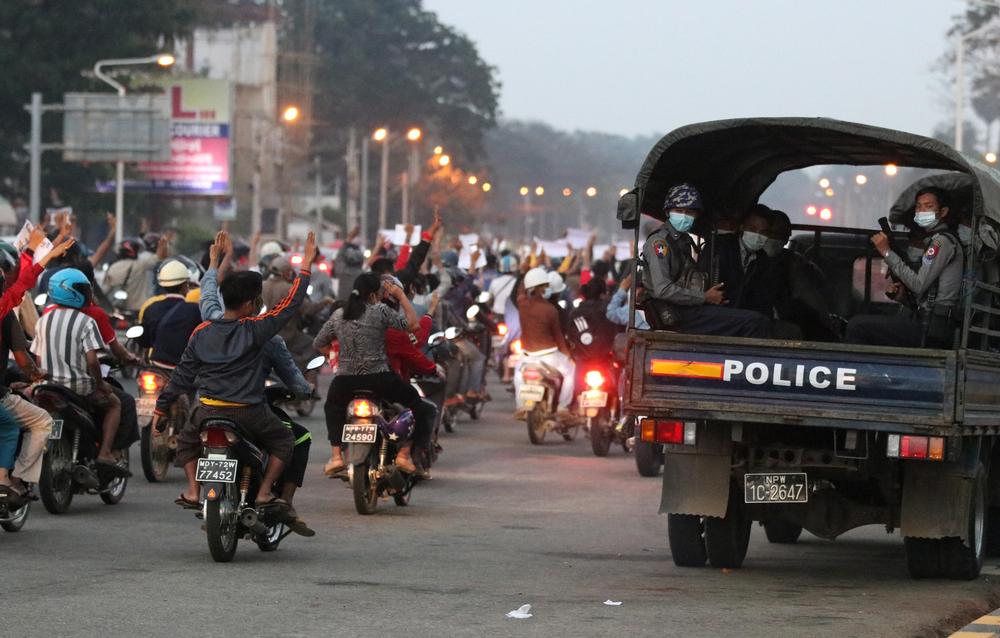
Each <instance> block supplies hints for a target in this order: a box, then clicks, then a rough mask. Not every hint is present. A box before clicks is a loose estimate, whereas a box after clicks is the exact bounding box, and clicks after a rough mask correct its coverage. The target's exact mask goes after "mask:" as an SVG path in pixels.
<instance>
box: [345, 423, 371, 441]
mask: <svg viewBox="0 0 1000 638" xmlns="http://www.w3.org/2000/svg"><path fill="white" fill-rule="evenodd" d="M377 433H378V426H377V425H375V424H374V423H372V424H370V425H369V424H366V423H347V424H346V425H344V436H343V439H342V440H343V442H344V443H374V442H375V437H376V434H377Z"/></svg>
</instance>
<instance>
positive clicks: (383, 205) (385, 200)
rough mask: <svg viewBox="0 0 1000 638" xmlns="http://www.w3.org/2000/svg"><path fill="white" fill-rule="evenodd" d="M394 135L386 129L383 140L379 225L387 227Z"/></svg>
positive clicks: (379, 191)
mask: <svg viewBox="0 0 1000 638" xmlns="http://www.w3.org/2000/svg"><path fill="white" fill-rule="evenodd" d="M391 140H392V135H391V134H390V133H389V129H388V128H387V129H386V134H385V139H383V140H382V166H381V175H380V179H381V182H380V183H379V189H378V227H379V228H380V229H382V228H385V227H386V225H387V224H388V223H389V144H390V142H391Z"/></svg>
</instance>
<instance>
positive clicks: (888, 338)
mask: <svg viewBox="0 0 1000 638" xmlns="http://www.w3.org/2000/svg"><path fill="white" fill-rule="evenodd" d="M885 262H886V265H887V266H888V267H889V270H890V271H891V272H892V274H893V275H894V276H895V277H896V278H897V279H898V280H899V282H900V283H902V284H903V285H904V286H905V287H906V288H907V289H908V290H909V291H910V292H912V293H913V296H914V297H915V298H916V299H917V311H916V313H915V314H914V313H906V314H904V315H894V316H886V315H858V316H856V317H853V318H852V319H851V320H850V322H848V324H847V341H848V342H849V343H862V344H869V345H884V346H903V347H907V346H908V347H919V346H921V345H924V344H925V343H926V344H927V345H930V346H934V347H951V345H952V340H953V339H954V329H955V327H956V326H957V324H958V319H959V317H958V311H959V310H960V309H959V299H960V296H961V291H962V276H963V273H964V271H965V253H964V251H963V249H962V245H961V242H960V241H959V239H958V237H957V236H955V234H954V233H952V232H951V231H949V230H948V229H947V227H946V226H945V225H944V224H939V225H938V226H937V227H935V229H934V230H933V231H932V237H931V240H930V242H929V243H928V245H927V249H926V250H925V251H924V255H923V257H922V258H921V260H920V266H919V269H918V270H914V268H913V267H911V266H910V265H909V264H907V263H906V261H905V260H903V259H902V258H901V257H900V256H899V255H897V254H896V253H895V252H893V251H891V250H890V251H889V254H888V255H887V256H886V258H885Z"/></svg>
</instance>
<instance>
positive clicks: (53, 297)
mask: <svg viewBox="0 0 1000 638" xmlns="http://www.w3.org/2000/svg"><path fill="white" fill-rule="evenodd" d="M89 293H90V280H89V279H87V275H85V274H83V273H82V272H80V271H79V270H77V269H76V268H63V269H62V270H60V271H58V272H56V273H55V274H54V275H52V277H50V278H49V301H51V302H53V303H57V304H59V305H60V306H68V307H70V308H83V305H84V304H85V303H87V295H88V294H89Z"/></svg>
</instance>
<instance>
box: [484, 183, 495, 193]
mask: <svg viewBox="0 0 1000 638" xmlns="http://www.w3.org/2000/svg"><path fill="white" fill-rule="evenodd" d="M492 189H493V184H490V183H489V182H483V192H484V193H488V192H490V191H491V190H492Z"/></svg>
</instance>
